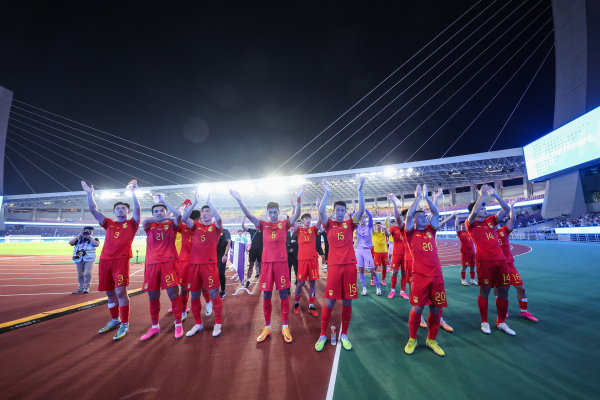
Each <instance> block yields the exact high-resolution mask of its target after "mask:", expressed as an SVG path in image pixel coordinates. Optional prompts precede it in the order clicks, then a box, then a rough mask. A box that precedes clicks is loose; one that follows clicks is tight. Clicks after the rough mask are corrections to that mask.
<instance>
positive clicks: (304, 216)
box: [300, 213, 312, 219]
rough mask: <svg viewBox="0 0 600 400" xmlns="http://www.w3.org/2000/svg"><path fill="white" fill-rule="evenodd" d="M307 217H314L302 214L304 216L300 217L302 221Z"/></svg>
mask: <svg viewBox="0 0 600 400" xmlns="http://www.w3.org/2000/svg"><path fill="white" fill-rule="evenodd" d="M306 217H308V218H312V216H311V215H310V214H309V213H304V214H302V216H301V217H300V219H304V218H306Z"/></svg>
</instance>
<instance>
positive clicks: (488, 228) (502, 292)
mask: <svg viewBox="0 0 600 400" xmlns="http://www.w3.org/2000/svg"><path fill="white" fill-rule="evenodd" d="M486 196H492V197H494V198H495V199H496V200H497V201H498V203H500V206H501V207H502V209H501V210H500V211H499V212H498V214H496V215H490V216H488V215H487V210H486V208H485V203H484V201H483V200H484V199H485V197H486ZM468 208H469V212H470V214H469V217H468V218H467V223H466V225H467V232H468V233H469V236H471V240H472V241H473V242H475V247H476V249H477V255H476V257H475V261H476V264H477V276H478V277H479V296H478V297H477V305H478V306H479V314H480V315H481V331H482V332H483V333H485V334H488V335H489V334H490V333H492V332H491V330H490V324H489V323H488V297H489V295H490V289H491V288H492V287H497V288H498V298H497V299H496V308H497V310H498V320H497V321H496V327H497V328H498V329H500V330H502V331H504V332H506V333H508V334H509V335H515V332H514V331H513V330H512V329H510V328H509V327H508V325H507V324H506V322H505V319H506V311H507V310H508V289H509V288H510V271H509V269H508V265H507V264H506V258H505V257H504V254H503V253H502V248H501V247H500V242H499V241H498V233H497V232H496V229H495V227H496V225H498V221H501V220H502V219H504V217H505V216H506V214H508V212H509V211H510V207H509V205H508V204H506V202H505V201H504V200H503V199H502V197H500V196H499V195H498V194H497V193H496V191H495V190H494V189H492V188H491V187H489V186H488V185H486V184H484V185H482V186H481V188H480V189H479V199H477V201H476V202H474V203H471V204H469V207H468Z"/></svg>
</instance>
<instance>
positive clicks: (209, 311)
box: [205, 301, 212, 316]
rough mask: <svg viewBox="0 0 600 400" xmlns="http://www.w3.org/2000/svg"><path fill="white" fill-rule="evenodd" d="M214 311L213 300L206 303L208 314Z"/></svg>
mask: <svg viewBox="0 0 600 400" xmlns="http://www.w3.org/2000/svg"><path fill="white" fill-rule="evenodd" d="M210 313H212V301H211V302H210V303H206V313H205V314H206V315H207V316H208V315H210Z"/></svg>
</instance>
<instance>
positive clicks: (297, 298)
mask: <svg viewBox="0 0 600 400" xmlns="http://www.w3.org/2000/svg"><path fill="white" fill-rule="evenodd" d="M301 297H302V294H300V296H297V295H294V301H295V302H296V303H299V302H300V298H301Z"/></svg>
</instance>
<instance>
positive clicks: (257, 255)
mask: <svg viewBox="0 0 600 400" xmlns="http://www.w3.org/2000/svg"><path fill="white" fill-rule="evenodd" d="M242 229H243V230H245V231H246V232H248V233H249V234H250V249H249V250H248V275H247V278H248V279H247V280H246V287H249V286H250V278H252V272H253V271H254V263H256V276H254V277H255V278H258V277H259V276H260V261H261V256H262V248H263V234H262V232H261V231H260V230H259V229H254V228H246V216H245V215H244V219H242Z"/></svg>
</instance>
